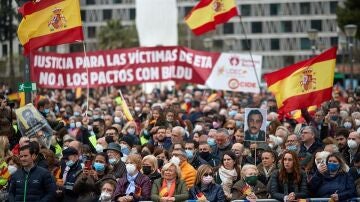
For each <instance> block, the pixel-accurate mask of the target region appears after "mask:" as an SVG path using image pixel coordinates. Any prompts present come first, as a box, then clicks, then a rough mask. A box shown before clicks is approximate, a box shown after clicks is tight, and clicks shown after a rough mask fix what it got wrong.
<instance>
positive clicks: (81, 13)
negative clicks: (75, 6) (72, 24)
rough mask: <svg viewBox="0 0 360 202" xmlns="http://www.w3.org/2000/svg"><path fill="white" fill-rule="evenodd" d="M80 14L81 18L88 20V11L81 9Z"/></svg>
mask: <svg viewBox="0 0 360 202" xmlns="http://www.w3.org/2000/svg"><path fill="white" fill-rule="evenodd" d="M80 15H81V20H82V21H85V22H86V11H84V10H81V11H80Z"/></svg>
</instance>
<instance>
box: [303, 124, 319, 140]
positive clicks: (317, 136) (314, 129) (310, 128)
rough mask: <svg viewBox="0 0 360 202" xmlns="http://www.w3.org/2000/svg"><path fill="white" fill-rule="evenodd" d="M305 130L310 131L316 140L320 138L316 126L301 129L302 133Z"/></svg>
mask: <svg viewBox="0 0 360 202" xmlns="http://www.w3.org/2000/svg"><path fill="white" fill-rule="evenodd" d="M305 129H309V130H310V131H311V133H312V134H314V136H315V138H319V131H318V130H317V129H316V128H315V127H314V126H305V127H303V128H302V129H301V132H302V131H303V130H305Z"/></svg>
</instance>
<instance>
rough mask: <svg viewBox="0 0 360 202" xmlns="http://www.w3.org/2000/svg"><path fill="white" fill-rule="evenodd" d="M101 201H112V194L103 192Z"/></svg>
mask: <svg viewBox="0 0 360 202" xmlns="http://www.w3.org/2000/svg"><path fill="white" fill-rule="evenodd" d="M100 199H101V200H109V199H111V194H110V193H107V192H101V195H100Z"/></svg>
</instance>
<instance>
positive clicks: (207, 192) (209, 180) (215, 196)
mask: <svg viewBox="0 0 360 202" xmlns="http://www.w3.org/2000/svg"><path fill="white" fill-rule="evenodd" d="M189 195H190V198H189V199H190V200H197V201H210V202H216V201H220V202H222V201H225V194H224V191H223V189H222V187H221V186H220V185H218V184H216V183H215V181H214V172H213V169H212V167H211V166H209V165H201V166H200V167H199V168H198V171H197V174H196V179H195V185H194V186H193V187H192V188H191V189H190V191H189Z"/></svg>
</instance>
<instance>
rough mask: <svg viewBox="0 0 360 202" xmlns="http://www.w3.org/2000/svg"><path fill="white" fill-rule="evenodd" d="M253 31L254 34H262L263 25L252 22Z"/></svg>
mask: <svg viewBox="0 0 360 202" xmlns="http://www.w3.org/2000/svg"><path fill="white" fill-rule="evenodd" d="M251 30H252V33H262V23H261V22H252V23H251Z"/></svg>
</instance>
